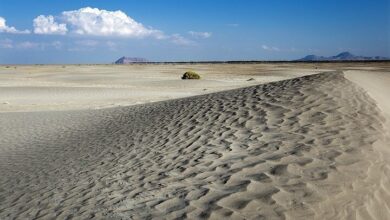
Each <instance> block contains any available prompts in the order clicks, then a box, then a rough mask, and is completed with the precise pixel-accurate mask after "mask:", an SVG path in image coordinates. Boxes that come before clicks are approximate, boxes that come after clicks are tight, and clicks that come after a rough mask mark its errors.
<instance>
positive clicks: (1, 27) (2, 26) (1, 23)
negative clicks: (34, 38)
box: [0, 17, 30, 34]
mask: <svg viewBox="0 0 390 220" xmlns="http://www.w3.org/2000/svg"><path fill="white" fill-rule="evenodd" d="M1 32H4V33H10V34H28V33H30V31H29V30H24V31H20V30H17V29H16V28H14V27H10V26H8V25H7V24H6V20H5V18H3V17H0V33H1Z"/></svg>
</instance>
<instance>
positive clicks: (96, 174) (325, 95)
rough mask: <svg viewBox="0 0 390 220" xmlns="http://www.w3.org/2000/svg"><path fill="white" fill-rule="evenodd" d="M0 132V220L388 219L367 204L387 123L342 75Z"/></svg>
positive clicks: (11, 120)
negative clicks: (373, 169) (377, 145)
mask: <svg viewBox="0 0 390 220" xmlns="http://www.w3.org/2000/svg"><path fill="white" fill-rule="evenodd" d="M0 124H1V126H0V135H1V139H0V176H1V179H0V201H1V202H0V219H13V218H18V219H32V218H38V219H50V218H58V219H66V218H76V219H88V218H97V219H131V218H134V219H145V218H153V217H154V218H157V219H164V218H166V219H174V218H190V219H198V218H199V219H203V218H211V219H222V218H230V219H285V218H286V219H346V218H351V219H353V218H355V217H356V216H358V217H359V216H361V217H362V218H364V216H368V217H372V218H375V217H378V218H380V217H383V216H386V214H388V213H386V211H387V210H388V209H387V210H386V208H388V206H386V205H384V206H383V205H382V206H381V208H383V209H384V210H382V213H383V215H382V216H380V215H379V216H378V215H374V214H375V212H377V211H378V210H377V209H376V208H377V207H378V206H377V205H376V202H377V201H380V200H377V199H380V198H379V197H375V198H377V199H372V200H371V201H373V202H372V203H370V204H367V200H366V198H369V199H370V198H372V197H373V196H372V192H373V188H372V187H373V185H372V184H373V179H372V176H371V173H372V172H370V169H372V167H373V161H374V159H375V157H376V156H377V155H378V152H377V151H375V150H373V145H375V144H376V143H377V142H378V140H383V139H384V135H385V134H384V132H383V127H384V117H383V116H382V115H381V112H380V109H379V108H378V107H377V105H376V104H375V101H374V100H373V99H372V98H371V97H370V96H368V95H367V93H366V92H365V91H364V90H363V89H362V88H360V87H359V86H357V85H356V84H354V83H352V82H351V81H349V80H347V79H345V78H344V76H343V74H342V73H340V72H328V73H322V74H318V75H310V76H304V77H300V78H295V79H290V80H285V81H280V82H273V83H268V84H264V85H257V86H252V87H247V88H242V89H236V90H231V91H225V92H219V93H213V94H207V95H202V96H196V97H189V98H183V99H176V100H169V101H164V102H156V103H152V104H144V105H137V106H129V107H117V108H109V109H101V110H81V111H64V112H60V111H59V112H32V113H2V114H0ZM381 163H382V162H381ZM375 166H380V164H376V165H375ZM382 166H386V164H384V162H383V163H382ZM374 186H375V187H379V191H377V192H378V193H387V194H388V192H389V191H388V187H387V186H388V185H386V183H385V182H382V181H379V182H378V183H377V184H376V185H374ZM355 189H356V190H355ZM335 204H336V205H335ZM362 207H366V209H365V210H366V211H364V208H363V209H362ZM373 212H374V214H372V213H373Z"/></svg>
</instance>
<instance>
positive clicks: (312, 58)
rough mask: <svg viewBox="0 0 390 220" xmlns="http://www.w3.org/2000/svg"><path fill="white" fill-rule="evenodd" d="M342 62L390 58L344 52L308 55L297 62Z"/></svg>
mask: <svg viewBox="0 0 390 220" xmlns="http://www.w3.org/2000/svg"><path fill="white" fill-rule="evenodd" d="M338 60H340V61H342V60H389V58H388V57H381V56H373V57H365V56H355V55H353V54H351V53H350V52H342V53H340V54H338V55H336V56H330V57H325V56H317V55H307V56H305V57H303V58H301V59H298V60H296V61H338Z"/></svg>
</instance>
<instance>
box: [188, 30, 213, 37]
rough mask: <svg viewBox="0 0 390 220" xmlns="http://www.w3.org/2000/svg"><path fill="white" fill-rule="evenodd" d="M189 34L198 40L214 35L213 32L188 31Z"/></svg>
mask: <svg viewBox="0 0 390 220" xmlns="http://www.w3.org/2000/svg"><path fill="white" fill-rule="evenodd" d="M188 34H190V35H191V36H193V37H196V38H209V37H211V35H212V33H211V32H196V31H188Z"/></svg>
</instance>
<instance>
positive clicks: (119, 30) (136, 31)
mask: <svg viewBox="0 0 390 220" xmlns="http://www.w3.org/2000/svg"><path fill="white" fill-rule="evenodd" d="M62 18H63V19H64V21H65V22H66V23H67V24H69V25H70V26H71V27H72V29H73V32H74V33H76V34H80V35H95V36H121V37H133V38H144V37H149V36H152V37H155V38H157V39H163V38H166V36H164V34H163V33H162V32H161V31H159V30H155V29H152V28H147V27H145V26H144V25H142V24H141V23H138V22H136V21H135V20H134V19H132V18H131V17H129V16H127V15H126V14H125V13H124V12H122V11H119V10H118V11H107V10H100V9H98V8H91V7H86V8H80V9H78V10H74V11H64V12H62Z"/></svg>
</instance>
